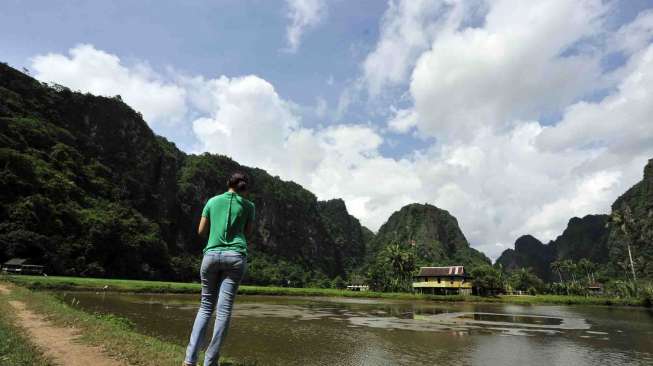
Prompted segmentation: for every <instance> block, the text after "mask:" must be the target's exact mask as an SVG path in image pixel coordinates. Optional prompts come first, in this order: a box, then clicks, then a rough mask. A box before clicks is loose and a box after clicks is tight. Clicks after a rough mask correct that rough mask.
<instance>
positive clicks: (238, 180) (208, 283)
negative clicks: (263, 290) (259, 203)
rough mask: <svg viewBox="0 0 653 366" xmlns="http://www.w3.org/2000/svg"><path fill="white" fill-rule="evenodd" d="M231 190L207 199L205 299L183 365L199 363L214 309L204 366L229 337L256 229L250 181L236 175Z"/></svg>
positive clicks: (214, 358)
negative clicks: (249, 190)
mask: <svg viewBox="0 0 653 366" xmlns="http://www.w3.org/2000/svg"><path fill="white" fill-rule="evenodd" d="M227 186H228V187H229V190H228V191H227V192H225V193H223V194H221V195H218V196H215V197H213V198H211V199H209V200H208V202H207V203H206V206H204V210H203V211H202V218H201V219H200V225H199V228H198V230H197V232H198V234H200V235H202V236H204V235H206V232H207V230H208V232H209V239H208V241H207V244H206V247H205V248H204V258H203V259H202V267H201V270H200V275H201V279H202V300H201V303H200V308H199V310H198V311H197V317H196V318H195V323H194V324H193V331H192V333H191V335H190V341H189V342H188V348H187V349H186V359H185V361H184V365H191V366H194V365H196V364H197V355H198V353H199V347H200V344H201V343H202V340H203V339H204V334H205V332H206V328H207V326H208V322H209V319H210V318H211V314H213V310H214V309H215V308H216V303H217V309H218V312H217V315H216V318H215V326H214V329H213V337H212V338H211V342H210V343H209V345H208V347H207V349H206V353H205V357H204V366H215V365H217V364H218V359H219V358H220V347H221V346H222V342H223V341H224V339H225V337H226V335H227V329H228V328H229V319H230V317H231V309H232V307H233V303H234V299H235V297H236V292H237V291H238V285H239V283H240V280H241V279H242V278H243V275H244V274H245V270H246V266H247V239H248V238H250V239H251V237H252V232H253V230H254V213H255V208H254V204H253V203H252V202H251V201H249V200H247V199H246V198H245V197H246V196H247V191H248V178H247V176H246V175H245V174H243V173H234V174H232V175H231V177H230V178H229V180H228V181H227Z"/></svg>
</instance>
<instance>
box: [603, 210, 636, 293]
mask: <svg viewBox="0 0 653 366" xmlns="http://www.w3.org/2000/svg"><path fill="white" fill-rule="evenodd" d="M609 223H610V224H614V225H615V226H617V227H618V228H619V230H620V231H621V233H622V234H623V236H624V239H625V240H624V241H625V242H626V249H627V250H628V259H629V261H630V270H631V271H632V273H633V281H635V282H637V275H636V274H635V264H634V263H633V254H632V251H631V250H630V243H631V242H632V241H633V237H634V236H635V231H636V228H635V220H634V219H633V214H632V211H631V210H630V206H628V205H624V208H623V210H622V212H619V211H616V212H614V213H612V215H611V216H610V222H609Z"/></svg>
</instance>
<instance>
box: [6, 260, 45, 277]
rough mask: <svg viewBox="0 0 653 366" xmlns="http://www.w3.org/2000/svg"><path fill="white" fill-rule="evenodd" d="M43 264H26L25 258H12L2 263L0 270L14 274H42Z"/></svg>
mask: <svg viewBox="0 0 653 366" xmlns="http://www.w3.org/2000/svg"><path fill="white" fill-rule="evenodd" d="M43 268H44V267H43V266H39V265H35V264H27V259H22V258H13V259H10V260H8V261H6V262H5V263H4V264H3V265H2V272H4V273H15V274H32V275H40V274H43Z"/></svg>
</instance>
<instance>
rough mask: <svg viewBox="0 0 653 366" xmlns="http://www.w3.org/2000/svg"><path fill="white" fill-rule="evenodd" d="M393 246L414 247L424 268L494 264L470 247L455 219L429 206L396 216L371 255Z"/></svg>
mask: <svg viewBox="0 0 653 366" xmlns="http://www.w3.org/2000/svg"><path fill="white" fill-rule="evenodd" d="M391 243H400V244H405V245H408V246H411V247H414V248H415V253H416V255H417V261H418V265H421V266H434V265H465V266H470V267H474V266H476V265H480V264H487V263H490V260H489V259H488V258H487V257H486V256H485V255H484V254H482V253H481V252H479V251H477V250H476V249H473V248H471V247H470V246H469V243H468V242H467V239H466V238H465V235H463V233H462V231H461V230H460V227H458V221H457V220H456V218H455V217H453V216H452V215H451V214H449V212H447V211H445V210H442V209H439V208H437V207H435V206H432V205H429V204H417V203H414V204H410V205H407V206H404V207H402V208H401V209H400V210H399V211H397V212H395V213H393V214H392V215H391V216H390V218H389V219H388V221H387V222H386V223H385V224H383V226H381V228H380V229H379V232H378V233H377V235H376V237H375V238H374V240H373V241H372V244H371V253H378V252H379V251H380V250H381V249H382V248H383V247H384V246H386V245H388V244H391Z"/></svg>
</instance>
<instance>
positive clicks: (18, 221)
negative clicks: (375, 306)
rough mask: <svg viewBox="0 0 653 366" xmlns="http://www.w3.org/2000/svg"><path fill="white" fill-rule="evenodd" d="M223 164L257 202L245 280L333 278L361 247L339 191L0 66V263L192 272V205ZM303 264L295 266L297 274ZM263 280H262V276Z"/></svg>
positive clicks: (114, 102) (88, 270) (214, 186)
mask: <svg viewBox="0 0 653 366" xmlns="http://www.w3.org/2000/svg"><path fill="white" fill-rule="evenodd" d="M235 170H242V171H245V172H246V173H248V174H249V175H250V177H251V185H252V187H253V188H252V191H251V197H250V198H251V199H252V200H253V201H254V202H255V204H256V206H257V223H256V224H257V225H256V228H257V230H256V233H255V237H254V239H253V240H252V243H251V245H250V254H251V258H250V260H251V261H252V270H251V271H250V280H252V281H253V282H256V283H268V282H275V283H276V282H279V281H281V280H282V277H284V276H286V275H288V274H287V273H285V272H283V271H284V270H286V269H288V268H292V270H293V271H295V272H302V273H303V274H302V276H301V277H302V278H301V281H303V282H307V281H311V278H314V277H315V278H323V277H325V276H326V277H329V278H333V277H335V276H337V275H341V276H344V275H345V274H346V273H345V270H346V268H350V267H352V266H355V265H357V264H358V263H359V262H360V261H361V260H362V258H363V255H364V249H365V247H364V241H363V237H364V235H363V233H365V234H366V235H367V232H365V231H364V230H365V229H363V228H362V227H361V225H360V223H359V222H358V220H356V219H354V218H353V217H351V216H350V215H349V214H348V212H347V209H346V207H345V205H344V203H342V201H329V202H325V203H320V202H318V201H317V199H316V197H315V196H314V195H313V194H312V193H311V192H309V191H307V190H306V189H304V188H302V187H301V186H300V185H298V184H296V183H293V182H286V181H282V180H280V179H279V178H277V177H273V176H271V175H269V174H267V173H266V172H265V171H263V170H261V169H254V168H249V167H245V166H241V165H239V164H238V163H237V162H235V161H233V160H231V159H230V158H228V157H225V156H220V155H210V154H203V155H199V156H197V155H189V154H185V153H184V152H182V151H180V150H179V149H177V147H176V146H175V145H174V144H173V143H171V142H169V141H167V140H165V139H164V138H162V137H159V136H156V135H155V134H154V133H153V132H152V130H151V129H150V128H149V127H148V125H147V124H146V123H145V122H144V121H143V119H142V116H141V115H140V114H139V113H137V112H136V111H134V110H132V109H131V108H130V107H129V106H128V105H126V104H124V103H123V102H122V101H121V100H120V97H119V96H116V97H114V98H105V97H98V96H93V95H90V94H82V93H78V92H73V91H70V90H68V89H67V88H65V87H61V86H48V85H44V84H42V83H40V82H38V81H37V80H34V79H33V78H31V77H29V76H27V75H25V74H22V73H20V72H19V71H17V70H14V69H12V68H11V67H9V66H7V65H5V64H0V185H1V187H2V188H1V189H0V199H1V209H0V222H1V223H0V261H1V260H4V259H6V258H9V257H14V256H17V257H28V258H30V259H32V260H34V261H35V262H41V263H43V264H46V265H47V266H48V270H49V272H50V273H58V274H71V275H97V276H121V277H149V278H171V279H189V278H195V277H196V276H197V275H196V271H197V261H198V260H199V257H200V256H201V249H202V247H203V244H204V239H202V238H199V237H198V236H197V234H196V225H197V222H198V220H199V215H200V212H201V208H202V207H203V205H204V203H205V202H206V200H207V199H208V198H210V197H211V196H213V195H215V194H219V193H222V192H223V191H224V189H225V182H226V178H227V176H228V175H229V174H231V173H232V172H233V171H235ZM306 274H307V275H306ZM272 278H274V280H273V279H272Z"/></svg>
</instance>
